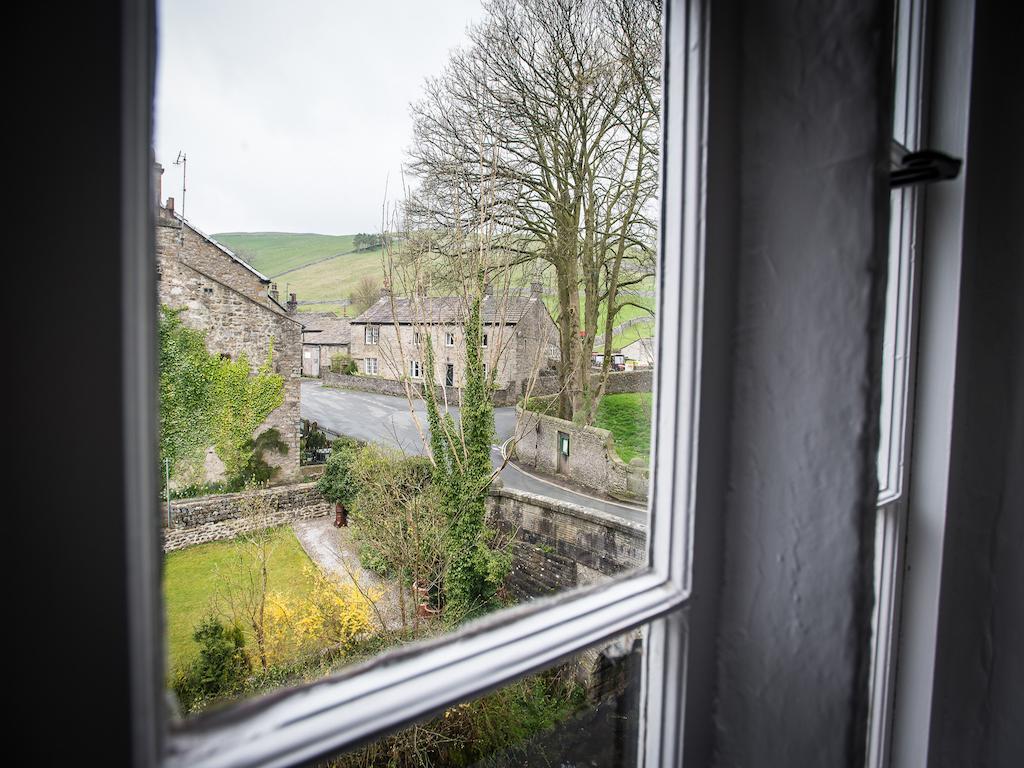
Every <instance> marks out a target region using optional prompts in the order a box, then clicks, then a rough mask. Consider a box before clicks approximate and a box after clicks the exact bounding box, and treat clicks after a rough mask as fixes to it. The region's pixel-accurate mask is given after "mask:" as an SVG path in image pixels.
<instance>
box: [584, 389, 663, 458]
mask: <svg viewBox="0 0 1024 768" xmlns="http://www.w3.org/2000/svg"><path fill="white" fill-rule="evenodd" d="M595 426H598V427H601V428H602V429H607V430H608V431H609V432H611V433H612V436H613V437H614V438H615V450H616V452H617V453H618V454H619V458H620V459H622V460H623V461H627V462H628V461H630V460H631V459H633V458H634V457H636V456H639V457H640V458H642V459H645V460H646V459H647V458H649V457H650V455H651V393H650V392H637V393H629V394H623V395H605V396H604V398H603V399H602V400H601V403H600V405H598V406H597V422H596V424H595Z"/></svg>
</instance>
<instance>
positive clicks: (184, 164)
mask: <svg viewBox="0 0 1024 768" xmlns="http://www.w3.org/2000/svg"><path fill="white" fill-rule="evenodd" d="M174 164H175V165H180V166H181V218H185V176H186V174H187V173H188V155H186V154H185V150H183V149H180V150H178V159H177V160H175V161H174Z"/></svg>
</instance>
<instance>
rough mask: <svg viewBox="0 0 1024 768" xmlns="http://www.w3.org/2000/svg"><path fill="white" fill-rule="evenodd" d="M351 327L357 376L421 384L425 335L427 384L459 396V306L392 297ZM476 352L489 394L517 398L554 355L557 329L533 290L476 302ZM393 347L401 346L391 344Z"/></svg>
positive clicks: (444, 300) (441, 299) (454, 300)
mask: <svg viewBox="0 0 1024 768" xmlns="http://www.w3.org/2000/svg"><path fill="white" fill-rule="evenodd" d="M381 293H382V295H381V297H380V299H378V301H377V303H376V304H374V305H373V306H372V307H370V308H369V309H368V310H366V311H365V312H363V313H362V314H361V315H359V316H358V317H355V318H353V319H352V320H351V323H350V325H351V336H350V349H351V355H352V357H353V358H355V360H356V362H357V364H358V365H359V373H360V374H362V375H364V376H379V377H382V378H385V379H390V380H393V381H399V380H401V379H402V378H403V377H405V376H408V377H409V378H410V379H412V380H413V381H422V380H423V378H424V377H423V373H424V365H425V360H426V349H425V342H426V337H427V334H429V336H430V339H431V344H432V345H433V349H434V381H435V382H436V383H437V384H439V385H443V386H445V387H454V388H456V389H458V388H461V387H462V386H463V384H464V373H463V372H464V369H465V351H466V348H465V328H464V322H465V317H466V313H467V307H466V306H465V302H464V300H463V299H462V298H460V297H454V296H417V297H415V298H397V297H392V296H390V295H389V294H388V293H387V290H386V289H385V290H383V291H382V292H381ZM481 319H482V323H483V338H482V344H481V351H482V353H483V356H484V363H485V365H486V366H487V371H488V374H491V373H493V375H494V383H495V389H497V390H499V391H508V392H510V393H511V394H515V393H521V392H523V391H525V388H526V386H527V384H528V382H529V381H530V379H531V378H533V377H534V376H535V375H536V374H537V372H538V371H542V370H544V369H545V368H547V367H548V366H549V364H550V363H551V362H552V361H553V358H554V357H557V354H558V329H557V328H556V327H555V324H554V323H553V322H552V320H551V317H550V315H548V311H547V308H546V307H545V306H544V302H543V301H542V300H541V288H540V284H539V283H535V284H533V285H532V286H531V289H530V294H529V296H511V295H510V296H495V295H494V294H492V293H490V292H488V293H487V295H485V296H484V299H483V301H482V302H481ZM399 341H400V342H401V343H400V344H399Z"/></svg>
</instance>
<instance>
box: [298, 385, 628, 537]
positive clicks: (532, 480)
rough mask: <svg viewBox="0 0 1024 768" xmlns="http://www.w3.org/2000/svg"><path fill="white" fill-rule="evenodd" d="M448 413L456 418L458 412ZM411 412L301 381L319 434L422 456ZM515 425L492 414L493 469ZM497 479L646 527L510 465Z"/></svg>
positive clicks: (396, 400) (422, 417)
mask: <svg viewBox="0 0 1024 768" xmlns="http://www.w3.org/2000/svg"><path fill="white" fill-rule="evenodd" d="M451 410H452V411H453V413H454V415H455V418H456V419H458V412H459V409H458V408H452V409H451ZM413 412H414V413H415V418H413ZM413 412H410V410H409V403H408V401H406V400H405V399H404V398H400V397H389V396H387V395H375V394H371V393H369V392H351V391H348V390H342V389H333V388H325V387H323V386H322V385H321V383H320V382H319V381H311V380H308V379H307V380H304V381H303V382H302V418H304V419H309V420H310V421H315V422H317V424H319V425H320V427H321V429H325V430H327V431H328V432H332V433H334V434H336V435H339V434H345V435H350V436H351V437H355V438H358V439H359V440H367V441H372V442H375V443H381V444H383V445H390V446H393V447H395V448H398V449H400V450H402V451H405V452H406V453H410V454H423V453H425V452H426V451H425V449H424V446H423V440H422V439H421V438H420V429H422V430H423V433H424V434H427V432H428V430H427V414H426V405H425V404H424V403H423V401H422V400H420V401H415V402H414V409H413ZM417 422H418V423H419V426H417ZM515 426H516V411H515V408H495V409H494V429H495V432H496V435H495V437H496V444H495V445H494V446H492V447H491V461H492V462H493V463H494V466H495V467H497V466H499V465H500V464H501V460H502V459H501V450H500V448H499V446H500V445H501V444H502V443H504V442H505V440H507V439H508V438H509V437H511V436H512V433H513V432H514V431H515ZM501 479H502V482H503V483H504V484H505V487H506V488H514V489H516V490H520V491H527V492H529V493H536V494H538V495H540V496H547V497H548V498H552V499H557V500H559V501H567V502H570V503H572V504H579V505H580V506H581V507H587V508H589V509H597V510H600V511H602V512H607V513H609V514H612V515H617V516H618V517H622V518H624V519H626V520H631V521H633V522H638V523H646V522H647V510H646V509H643V508H640V507H636V506H632V505H628V504H617V503H615V502H612V501H606V500H603V499H598V498H596V497H594V496H588V495H586V494H583V493H579V492H577V491H574V490H572V489H570V488H565V487H563V486H561V485H556V484H555V483H552V482H549V481H547V480H545V479H544V478H543V477H540V476H537V475H534V474H532V473H527V472H525V471H523V470H522V469H520V468H519V467H517V466H514V465H512V464H509V465H508V466H506V467H505V469H504V470H503V471H502V473H501Z"/></svg>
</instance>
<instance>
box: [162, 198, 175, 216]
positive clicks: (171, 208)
mask: <svg viewBox="0 0 1024 768" xmlns="http://www.w3.org/2000/svg"><path fill="white" fill-rule="evenodd" d="M164 208H166V209H167V211H168V213H174V198H173V197H168V198H167V205H165V206H164Z"/></svg>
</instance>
